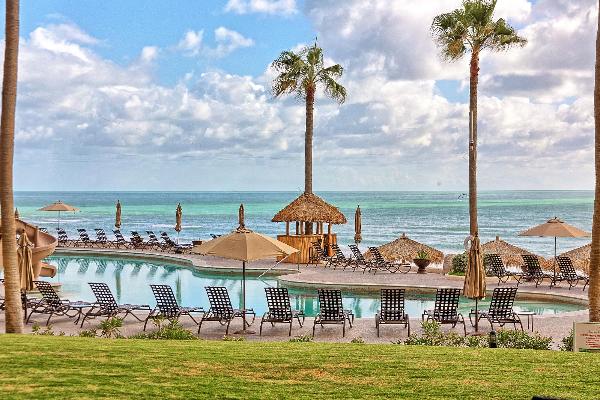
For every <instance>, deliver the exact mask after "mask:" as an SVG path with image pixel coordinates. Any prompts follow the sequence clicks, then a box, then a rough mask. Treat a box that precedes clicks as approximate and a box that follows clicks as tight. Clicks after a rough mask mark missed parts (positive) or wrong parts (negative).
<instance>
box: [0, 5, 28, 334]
mask: <svg viewBox="0 0 600 400" xmlns="http://www.w3.org/2000/svg"><path fill="white" fill-rule="evenodd" d="M5 38H6V44H5V47H4V76H3V82H2V116H1V118H0V157H1V162H0V208H1V220H0V222H1V224H2V228H1V232H2V265H3V267H4V289H5V306H6V333H22V332H23V309H22V306H21V283H20V279H19V270H18V265H17V241H16V238H15V230H16V227H15V215H14V211H13V210H14V209H15V205H14V199H13V155H14V143H15V108H16V103H17V67H18V56H19V0H7V1H6V34H5Z"/></svg>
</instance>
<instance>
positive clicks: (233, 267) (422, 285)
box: [0, 248, 588, 346]
mask: <svg viewBox="0 0 600 400" xmlns="http://www.w3.org/2000/svg"><path fill="white" fill-rule="evenodd" d="M56 254H57V255H84V254H86V255H105V256H109V255H110V256H117V257H127V258H130V257H136V258H137V257H140V258H145V259H151V260H154V261H163V262H167V263H181V264H182V265H188V266H193V267H195V268H197V269H199V270H206V271H213V272H215V271H218V272H223V273H228V272H240V271H241V263H240V262H239V261H233V260H226V259H222V258H215V257H207V256H200V255H189V254H186V255H180V254H166V253H160V252H151V251H141V250H114V249H111V250H106V249H81V248H76V249H73V248H66V249H64V248H63V249H58V250H57V253H56ZM273 264H274V261H257V262H252V263H250V264H248V266H247V271H248V272H249V273H250V274H252V275H256V274H260V273H263V272H265V271H270V273H275V274H277V275H278V280H279V281H280V283H281V284H282V285H283V286H288V287H301V288H314V289H315V290H316V289H317V288H321V287H336V288H341V289H344V290H348V291H352V292H377V291H379V289H380V288H384V287H399V288H406V289H407V291H413V292H420V293H423V292H434V291H435V289H436V288H439V287H456V288H462V285H463V279H462V277H455V276H448V275H443V274H442V273H441V270H440V269H437V270H436V269H433V272H431V273H428V274H425V275H421V274H416V273H414V272H413V271H411V272H410V273H408V274H399V273H396V274H390V273H383V272H378V273H376V274H373V273H362V271H352V270H351V269H346V270H345V271H344V270H340V269H337V270H333V269H331V268H324V267H323V266H317V267H315V266H312V265H311V266H308V267H307V266H304V265H300V266H298V265H296V264H278V265H277V266H276V267H275V268H272V267H273ZM271 268H272V269H271ZM512 285H514V283H508V284H504V285H501V286H512ZM495 287H497V279H495V278H494V279H492V278H488V285H487V288H488V291H490V292H491V291H492V290H493V289H494V288H495ZM519 299H530V300H536V299H538V300H540V299H543V300H559V301H563V302H564V301H566V302H573V303H578V304H587V289H586V291H585V292H584V291H582V286H581V285H579V286H577V287H575V288H573V289H571V290H569V289H568V285H567V284H566V283H563V284H561V285H559V286H558V287H554V288H550V287H549V283H546V282H544V283H543V285H540V286H539V287H537V288H536V287H535V284H532V283H524V284H521V285H519V292H518V295H517V301H518V300H519ZM587 316H588V312H587V310H582V311H576V312H565V313H561V314H558V315H548V316H545V315H539V316H535V331H538V332H540V333H541V334H543V335H546V336H552V337H553V338H554V342H555V346H556V345H557V343H558V342H560V339H561V338H562V337H564V336H566V335H567V334H568V332H569V331H570V329H571V328H572V326H573V322H575V321H586V320H587ZM32 320H33V321H37V322H39V323H41V324H43V323H44V322H45V317H44V316H43V315H37V316H35V315H34V317H32ZM71 321H72V320H69V319H68V318H67V317H56V320H54V318H53V328H54V331H55V332H60V331H63V332H65V333H66V334H67V335H69V334H76V333H77V332H78V328H77V327H75V325H74V324H73V323H72V322H71ZM312 321H313V319H312V318H306V323H305V324H304V327H303V328H299V327H298V325H297V324H294V330H293V333H292V336H295V335H306V334H312V325H313V323H312ZM3 322H4V313H0V323H3ZM259 322H260V316H257V319H256V322H255V323H254V324H253V326H252V329H254V330H256V331H257V334H256V335H248V336H247V339H248V340H279V341H285V340H288V339H289V337H288V335H287V329H288V326H287V325H283V324H279V325H276V326H275V327H271V326H270V324H269V325H265V327H264V331H263V336H262V337H260V336H259V335H258V328H259ZM523 322H524V324H525V329H527V324H526V321H525V318H524V319H523ZM183 324H184V326H185V327H187V328H190V329H197V328H194V327H195V326H196V325H194V324H193V322H192V321H191V320H189V319H188V318H187V317H184V318H183ZM31 325H32V324H28V325H27V329H28V330H31ZM95 326H97V322H96V321H93V320H92V322H91V323H89V324H88V323H87V322H86V324H85V325H84V328H83V329H90V328H92V327H95ZM142 327H143V324H142V323H139V322H137V321H135V319H133V318H131V319H128V320H126V321H125V324H124V327H123V328H122V333H123V334H125V335H131V334H134V333H137V332H140V331H141V330H142ZM239 328H241V322H240V321H239V320H236V321H234V322H233V323H232V326H231V328H230V333H232V332H235V331H236V330H238V329H239ZM149 329H150V328H149ZM446 329H449V327H444V330H446ZM473 330H474V329H473V328H472V327H471V325H470V324H469V322H468V318H467V331H468V332H472V331H473ZM480 330H482V331H484V332H489V330H490V329H489V324H488V323H487V321H483V322H482V324H481V327H480ZM341 331H342V329H341V326H335V325H331V326H326V327H325V328H320V327H317V330H316V337H315V340H317V341H342V342H344V341H350V340H352V339H353V338H355V337H362V338H363V339H364V340H365V341H366V342H379V343H385V342H388V343H389V342H391V341H395V340H399V339H403V338H406V336H407V332H406V329H404V328H402V327H399V326H383V327H382V328H381V332H382V335H381V337H379V338H378V337H377V334H376V330H375V323H374V319H373V318H358V319H356V321H355V324H354V326H353V327H352V328H350V329H348V330H347V332H346V337H345V338H342V332H341ZM419 331H420V319H418V318H414V319H411V333H417V332H419ZM456 331H457V332H460V333H462V327H460V328H459V327H457V328H456ZM224 333H225V328H224V327H221V326H220V325H219V324H218V323H216V322H207V323H205V325H203V327H202V331H201V333H200V337H202V338H207V339H220V338H222V337H223V335H224Z"/></svg>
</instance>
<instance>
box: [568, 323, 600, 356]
mask: <svg viewBox="0 0 600 400" xmlns="http://www.w3.org/2000/svg"><path fill="white" fill-rule="evenodd" d="M573 332H574V333H573V351H583V352H590V353H600V323H597V322H574V323H573Z"/></svg>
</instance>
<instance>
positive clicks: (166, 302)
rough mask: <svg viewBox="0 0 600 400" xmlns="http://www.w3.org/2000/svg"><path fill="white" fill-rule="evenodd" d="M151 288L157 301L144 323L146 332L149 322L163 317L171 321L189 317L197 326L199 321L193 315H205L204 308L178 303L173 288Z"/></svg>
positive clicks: (162, 286)
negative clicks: (184, 305)
mask: <svg viewBox="0 0 600 400" xmlns="http://www.w3.org/2000/svg"><path fill="white" fill-rule="evenodd" d="M150 287H151V288H152V293H153V294H154V298H155V299H156V307H155V308H154V309H153V310H152V311H150V314H148V316H147V317H146V320H145V321H144V331H145V330H146V326H147V325H148V321H149V320H150V319H152V318H156V317H163V318H166V319H168V320H169V321H178V320H179V318H180V317H181V316H183V315H187V316H188V317H190V319H191V320H192V321H194V323H195V324H196V325H198V321H196V319H195V318H194V316H193V315H192V314H200V313H204V309H203V308H202V307H182V306H180V305H179V304H178V303H177V299H176V298H175V294H173V289H171V286H169V285H150Z"/></svg>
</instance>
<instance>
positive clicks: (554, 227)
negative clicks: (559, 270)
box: [519, 217, 590, 278]
mask: <svg viewBox="0 0 600 400" xmlns="http://www.w3.org/2000/svg"><path fill="white" fill-rule="evenodd" d="M519 236H540V237H554V258H555V261H554V277H555V278H556V238H559V237H571V238H577V237H589V236H590V234H589V233H588V232H586V231H583V230H581V229H579V228H576V227H574V226H572V225H569V224H567V223H566V222H564V221H561V220H560V219H558V218H557V217H554V218H552V219H550V220H548V222H545V223H543V224H541V225H537V226H534V227H533V228H529V229H527V230H526V231H523V232H521V233H519Z"/></svg>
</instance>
